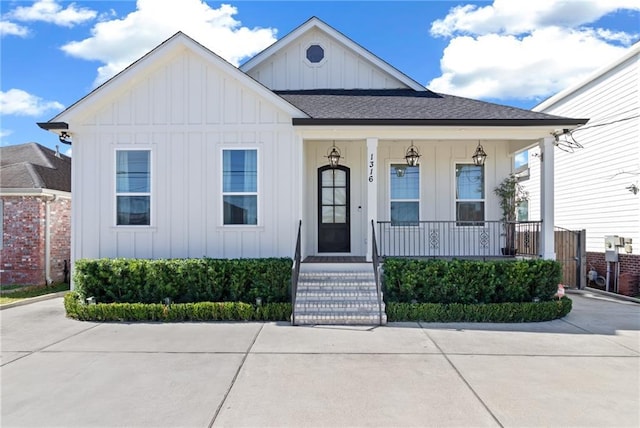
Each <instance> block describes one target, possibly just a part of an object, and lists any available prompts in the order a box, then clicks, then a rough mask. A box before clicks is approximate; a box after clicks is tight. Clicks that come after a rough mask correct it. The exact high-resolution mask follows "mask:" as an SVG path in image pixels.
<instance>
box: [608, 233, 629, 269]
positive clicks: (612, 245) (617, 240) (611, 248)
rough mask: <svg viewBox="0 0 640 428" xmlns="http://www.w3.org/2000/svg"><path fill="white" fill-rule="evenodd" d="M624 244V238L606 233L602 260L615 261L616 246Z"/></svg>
mask: <svg viewBox="0 0 640 428" xmlns="http://www.w3.org/2000/svg"><path fill="white" fill-rule="evenodd" d="M623 246H624V238H621V237H620V236H618V235H607V236H605V237H604V261H605V262H617V261H618V248H619V247H623Z"/></svg>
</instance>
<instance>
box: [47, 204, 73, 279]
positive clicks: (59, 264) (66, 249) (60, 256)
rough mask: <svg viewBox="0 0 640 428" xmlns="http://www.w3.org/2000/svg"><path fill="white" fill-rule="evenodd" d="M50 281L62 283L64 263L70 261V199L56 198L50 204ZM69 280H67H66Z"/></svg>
mask: <svg viewBox="0 0 640 428" xmlns="http://www.w3.org/2000/svg"><path fill="white" fill-rule="evenodd" d="M49 222H50V231H51V237H50V245H51V261H50V263H51V271H50V273H51V279H52V280H53V282H62V281H64V261H65V260H66V261H67V267H68V268H70V265H69V262H70V261H71V199H70V198H63V197H58V198H56V200H55V201H53V202H50V209H49ZM68 279H69V278H67V280H68Z"/></svg>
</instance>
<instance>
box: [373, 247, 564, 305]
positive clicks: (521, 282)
mask: <svg viewBox="0 0 640 428" xmlns="http://www.w3.org/2000/svg"><path fill="white" fill-rule="evenodd" d="M561 278H562V266H561V264H560V263H558V262H557V261H554V260H514V261H475V260H415V259H394V258H388V259H386V260H385V261H384V275H383V283H384V287H385V300H386V301H387V302H401V303H413V302H419V303H445V304H452V303H460V304H472V303H476V304H477V303H484V304H488V303H505V302H531V301H533V300H534V299H539V300H540V301H549V300H551V299H552V298H553V295H554V294H555V293H556V292H557V290H558V284H559V283H560V280H561Z"/></svg>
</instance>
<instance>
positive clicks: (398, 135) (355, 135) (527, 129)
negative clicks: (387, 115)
mask: <svg viewBox="0 0 640 428" xmlns="http://www.w3.org/2000/svg"><path fill="white" fill-rule="evenodd" d="M574 127H575V125H571V126H567V128H571V129H573V128H574ZM294 128H295V131H296V133H297V134H298V135H299V136H300V137H301V138H303V139H305V140H313V139H329V140H338V139H347V140H362V139H366V138H368V137H376V138H378V139H380V140H383V139H384V140H407V139H409V140H411V139H412V140H442V141H443V142H444V141H451V140H474V141H478V140H503V141H526V142H528V143H529V144H531V145H535V144H537V142H538V141H540V140H542V139H543V138H545V137H549V136H551V135H553V133H554V132H556V131H557V130H558V129H563V128H562V126H559V128H556V127H549V126H522V127H506V126H475V127H474V126H467V127H464V126H358V125H349V126H318V125H301V126H295V127H294ZM518 148H519V149H520V147H518Z"/></svg>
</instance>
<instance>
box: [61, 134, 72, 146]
mask: <svg viewBox="0 0 640 428" xmlns="http://www.w3.org/2000/svg"><path fill="white" fill-rule="evenodd" d="M58 140H60V142H61V143H62V144H68V145H71V135H69V133H68V132H67V131H62V132H61V133H60V135H59V136H58Z"/></svg>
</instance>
